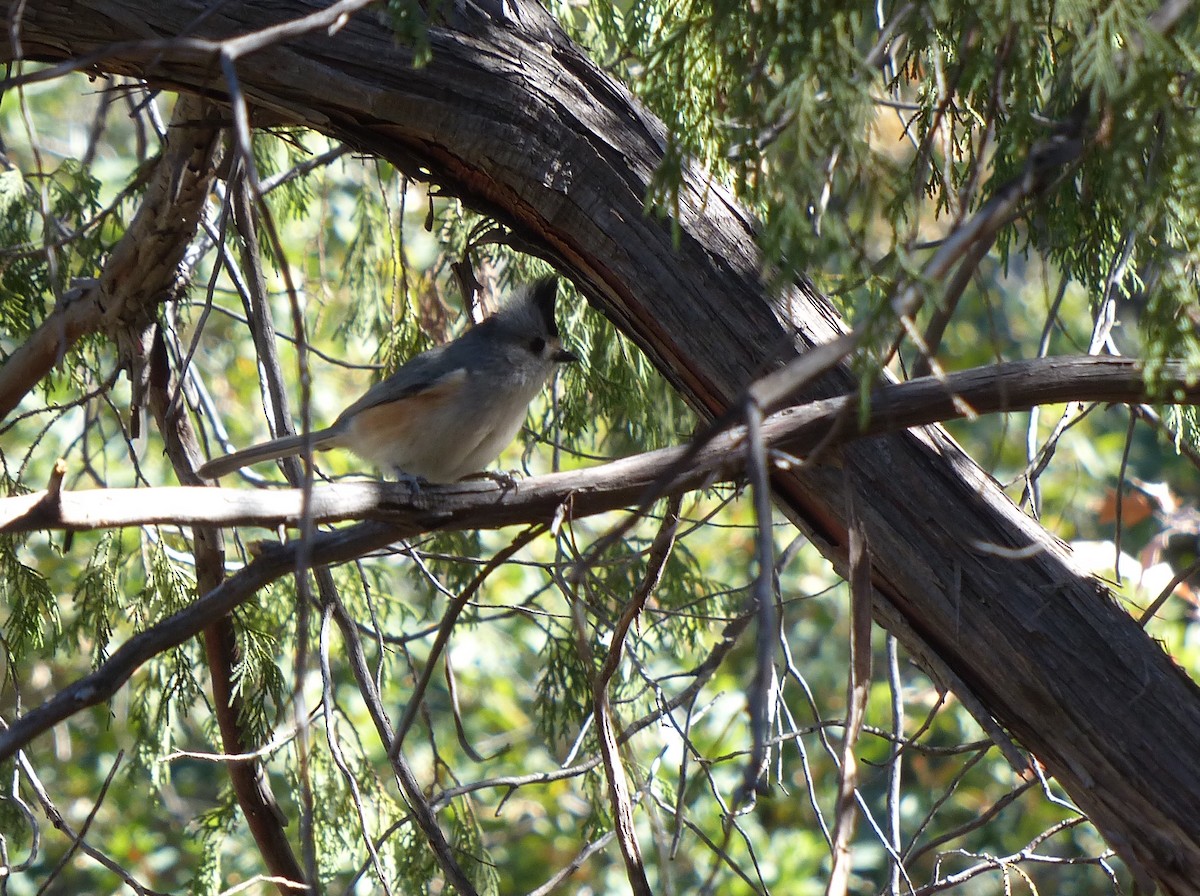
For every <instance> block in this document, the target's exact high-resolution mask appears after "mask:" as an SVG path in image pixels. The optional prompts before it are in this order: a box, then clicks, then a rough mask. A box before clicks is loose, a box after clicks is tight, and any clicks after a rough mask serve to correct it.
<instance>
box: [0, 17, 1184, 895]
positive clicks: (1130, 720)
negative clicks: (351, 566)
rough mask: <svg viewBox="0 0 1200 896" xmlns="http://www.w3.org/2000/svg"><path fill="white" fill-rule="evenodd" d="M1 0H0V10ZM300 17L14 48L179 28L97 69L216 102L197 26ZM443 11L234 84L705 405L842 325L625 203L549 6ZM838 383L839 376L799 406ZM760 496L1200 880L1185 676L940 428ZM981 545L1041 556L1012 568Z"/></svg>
mask: <svg viewBox="0 0 1200 896" xmlns="http://www.w3.org/2000/svg"><path fill="white" fill-rule="evenodd" d="M17 7H18V4H15V3H11V2H3V3H0V8H2V9H4V10H5V14H6V16H8V15H11V14H12V12H13V10H14V9H15V8H17ZM314 8H315V7H314V5H313V4H311V3H306V2H301V0H288V2H283V0H280V2H277V3H273V4H221V5H216V6H213V5H211V4H208V3H199V2H174V3H164V2H161V0H155V2H150V0H127V2H117V0H70V2H67V0H58V2H54V0H39V2H38V3H36V4H28V5H27V6H26V8H25V9H24V15H23V19H22V22H21V30H20V36H21V41H22V46H23V48H24V52H25V54H26V55H28V56H29V57H30V58H40V59H50V60H56V59H65V58H69V57H78V56H82V55H84V54H87V53H90V52H93V51H96V50H97V49H98V48H100V47H102V46H103V45H104V43H105V42H108V41H118V40H121V41H129V40H135V39H140V38H148V39H149V38H152V39H155V40H161V39H164V38H171V37H174V36H177V35H187V36H188V37H189V38H190V41H189V42H188V43H187V44H186V45H185V44H180V45H178V46H177V47H176V48H174V49H167V48H166V47H165V46H164V45H163V44H162V43H156V44H154V45H151V46H148V47H138V46H134V45H126V46H122V47H118V48H114V49H112V50H111V51H108V52H105V53H104V54H102V55H101V56H100V57H97V58H96V59H95V67H96V68H97V69H100V70H103V71H111V72H120V73H124V74H130V75H135V76H141V77H146V78H148V79H150V80H151V81H153V82H155V83H158V84H162V85H166V86H173V87H177V88H179V89H182V90H188V91H198V92H203V93H205V94H206V95H209V96H212V97H215V98H221V97H224V96H226V95H227V93H228V89H229V88H228V85H227V84H226V83H225V82H224V81H223V79H222V76H221V68H220V65H219V64H218V60H217V58H216V55H215V45H211V44H206V43H204V42H203V41H201V40H196V38H197V37H200V36H203V37H207V38H213V39H220V38H228V37H231V36H234V35H238V34H242V33H244V32H247V31H251V30H255V29H259V28H262V27H264V26H266V25H269V24H274V23H277V22H279V21H282V20H284V19H286V18H291V17H295V16H299V15H302V14H304V13H306V12H309V11H312V10H313V9H314ZM456 8H457V9H459V10H464V9H469V10H470V11H469V12H464V13H462V18H455V19H454V21H453V22H452V26H453V27H447V28H437V29H434V30H433V31H432V32H431V34H430V40H431V46H432V59H431V61H430V62H429V64H428V65H426V66H424V67H422V68H417V69H414V68H412V67H411V54H410V53H409V52H408V51H407V50H406V49H405V48H403V47H400V46H397V45H396V44H395V43H394V41H393V38H392V36H391V34H390V33H389V32H388V30H387V28H386V25H384V24H383V23H382V21H381V20H380V19H378V18H377V17H375V16H374V15H370V14H364V15H359V16H356V17H354V18H352V19H351V20H350V21H349V22H348V23H347V24H346V25H345V26H344V27H343V28H342V29H341V30H339V31H337V32H336V33H335V34H332V35H330V34H328V33H327V31H325V30H322V31H319V32H316V33H312V34H305V35H299V36H294V37H291V38H289V39H288V40H287V41H286V42H283V43H280V44H277V45H273V46H267V47H264V48H261V49H258V50H256V51H255V52H252V53H249V54H246V55H242V56H240V57H239V58H237V59H236V60H235V67H236V71H237V76H238V78H239V79H240V80H239V83H240V87H241V89H242V90H243V91H244V92H245V95H246V98H247V100H248V102H249V103H250V104H251V105H252V107H254V108H256V109H257V110H259V112H260V114H263V115H265V116H267V117H269V118H271V119H273V120H276V121H291V122H296V123H299V124H307V125H310V126H312V127H315V128H317V129H319V130H322V131H325V132H326V133H329V134H331V135H333V136H335V137H336V138H338V139H341V140H345V141H347V142H348V143H350V144H352V145H354V146H356V147H358V148H360V149H363V150H366V151H369V152H374V153H378V154H379V155H381V156H383V157H385V158H387V159H389V160H391V161H393V162H395V163H396V164H397V165H399V166H400V167H402V168H403V169H404V170H406V171H408V172H410V173H412V174H414V175H423V176H427V177H428V178H429V179H431V180H434V181H436V182H437V183H438V184H439V185H441V186H442V187H443V188H444V189H447V190H449V191H451V192H454V193H457V194H458V195H460V196H461V197H462V198H463V199H464V201H466V202H467V203H468V204H469V205H472V206H474V207H476V208H480V209H483V210H486V211H490V212H492V213H494V214H495V215H497V217H499V218H500V219H501V220H503V221H504V222H506V223H508V224H509V225H511V226H512V227H513V228H514V230H515V232H516V234H517V235H518V237H519V238H520V239H522V240H523V241H524V242H525V243H526V244H527V248H528V249H529V250H530V251H533V252H536V253H537V254H540V255H543V256H545V257H547V258H549V259H551V260H552V261H554V263H555V264H556V265H557V266H558V267H559V269H560V270H562V271H563V272H565V273H568V274H570V275H572V277H573V278H574V279H575V281H576V284H577V285H578V286H579V287H580V288H581V289H582V290H583V291H584V292H585V293H586V294H587V295H588V296H589V298H590V299H591V300H592V301H593V302H594V303H595V304H596V305H597V306H598V307H600V308H601V309H602V310H604V311H605V313H607V314H608V315H609V316H610V317H612V318H613V319H614V321H616V322H617V323H618V325H619V326H620V327H621V329H622V330H624V331H625V332H626V333H628V334H630V335H631V336H632V337H634V338H635V339H636V340H637V341H638V343H639V344H640V345H641V346H642V347H643V348H645V349H646V350H647V352H648V353H649V355H650V357H651V358H652V359H653V360H654V361H655V363H656V364H657V365H658V367H659V369H660V370H661V371H662V372H663V374H664V375H665V376H667V377H668V378H669V379H670V381H671V382H672V383H674V384H675V385H676V386H677V387H678V388H679V389H680V390H681V391H682V392H683V393H684V394H685V395H686V396H687V397H688V399H689V400H690V401H691V402H692V403H693V404H694V405H695V406H696V407H697V408H698V409H699V410H700V411H701V412H703V413H706V414H715V413H717V412H719V411H721V410H723V409H724V408H725V406H726V405H727V403H728V402H729V401H730V400H731V399H732V398H733V397H734V396H735V395H736V394H737V393H738V391H739V389H740V388H741V387H743V386H744V385H745V384H746V383H747V381H748V380H750V379H751V378H752V377H753V376H754V375H755V374H756V373H759V372H761V371H763V370H766V369H769V368H771V367H772V366H774V365H776V364H778V363H779V362H780V361H781V360H784V359H786V358H788V357H790V356H791V355H792V354H793V353H794V352H795V351H797V350H803V349H804V348H805V347H806V346H810V345H812V344H815V343H820V342H824V341H827V340H829V339H830V338H832V337H833V336H834V335H836V334H837V333H838V332H840V323H839V321H838V319H837V315H836V314H835V312H834V311H833V310H832V309H831V308H830V306H829V305H828V304H827V303H826V302H825V301H823V300H822V299H821V297H820V296H818V295H816V294H815V293H814V291H813V290H812V289H811V288H810V287H809V286H808V285H807V284H801V285H799V286H798V287H797V288H795V289H793V290H791V291H790V292H788V293H787V294H786V295H784V296H783V297H782V298H781V299H775V300H772V299H769V298H768V297H767V295H766V293H765V291H764V290H763V288H762V287H761V285H760V282H759V271H760V258H759V255H758V253H757V250H756V249H755V244H754V225H753V222H752V221H751V219H750V217H749V216H748V215H747V214H746V213H745V212H744V211H743V210H741V209H740V208H738V206H737V205H736V203H735V202H733V201H732V199H731V198H730V197H729V196H728V194H727V193H726V192H725V191H723V190H722V189H720V188H719V187H717V186H715V185H713V184H711V183H708V182H707V181H706V180H705V178H704V176H703V174H702V173H701V172H698V171H690V172H688V173H687V175H686V182H685V184H684V186H683V188H682V190H681V191H680V196H679V205H678V218H677V220H676V221H675V222H674V224H675V226H677V227H678V231H677V233H673V232H672V225H671V224H669V223H667V222H664V221H661V220H658V219H655V218H653V217H647V216H645V215H644V214H643V212H642V202H643V197H644V195H645V192H646V186H647V183H648V182H649V179H650V176H651V174H652V172H653V171H654V170H655V168H656V166H657V165H658V163H659V161H660V159H661V158H662V150H663V146H664V131H663V128H662V125H661V124H660V123H659V122H657V121H656V120H655V119H653V117H651V116H650V115H649V114H647V113H646V112H645V111H644V110H642V109H641V108H640V107H639V106H638V105H637V104H636V103H635V102H634V101H633V100H632V99H631V97H630V96H629V94H628V92H627V91H626V90H625V89H624V88H622V87H621V86H619V85H617V84H615V83H614V82H612V81H611V80H610V79H609V78H607V77H606V76H605V75H604V74H603V73H601V72H600V71H598V70H597V69H596V67H595V66H594V65H593V64H592V63H591V62H590V61H589V60H588V59H587V58H586V56H585V55H584V54H583V53H582V51H581V50H579V49H578V48H577V47H575V46H574V45H573V44H571V43H570V41H568V40H567V39H566V38H565V37H564V36H563V35H562V34H561V32H560V30H559V29H558V27H557V26H556V24H555V23H554V22H553V21H552V20H551V19H550V18H549V17H547V16H546V15H545V13H544V12H542V11H541V10H540V9H538V8H537V7H534V6H532V5H530V4H529V3H528V2H527V0H507V2H503V3H500V2H496V3H494V4H493V3H488V2H483V3H477V4H473V5H467V4H462V5H456ZM480 9H486V10H487V14H486V15H484V14H483V13H480V12H476V10H480ZM456 15H457V14H456ZM8 52H11V46H10V45H7V44H6V45H5V48H4V49H3V50H0V53H8ZM851 384H852V378H851V375H850V374H849V372H848V371H844V370H841V371H838V372H836V373H835V374H833V375H831V376H829V377H827V378H826V379H825V380H824V381H822V383H821V384H820V385H819V387H818V388H814V389H810V390H809V395H808V397H810V398H811V397H824V396H828V395H830V394H832V393H834V392H842V391H848V390H849V388H850V387H851ZM775 485H776V489H777V496H778V500H779V501H780V503H781V505H782V506H784V507H785V508H786V509H787V511H788V513H789V514H790V515H791V516H792V517H793V518H794V519H795V520H797V522H798V523H800V524H801V525H802V526H804V528H805V529H806V530H807V531H808V532H809V533H810V534H811V535H812V536H813V537H814V539H815V540H816V542H817V544H818V545H820V546H821V547H822V549H823V550H824V551H825V553H826V555H827V556H828V557H830V558H831V559H832V560H833V562H834V563H835V565H837V566H838V568H839V569H845V561H846V548H847V540H848V539H847V524H846V518H847V506H848V504H849V494H848V490H853V492H854V493H855V498H854V501H855V504H856V505H857V508H858V509H859V512H860V514H861V522H862V526H863V531H864V532H865V535H866V540H867V544H868V546H869V551H870V555H871V560H872V569H873V577H874V584H875V587H876V591H877V599H876V605H875V611H876V614H877V617H878V618H879V619H880V620H881V621H882V622H883V624H885V625H887V626H889V627H890V628H892V629H893V630H895V631H896V632H897V633H898V634H899V635H900V636H901V638H902V639H904V640H905V641H906V643H907V644H908V645H909V646H910V648H911V649H913V651H914V652H915V653H916V654H918V655H921V656H926V657H931V655H930V651H932V654H934V655H936V656H935V658H934V657H931V660H932V661H934V662H935V663H936V664H937V665H939V666H940V667H941V668H942V669H943V670H945V671H947V672H948V674H949V676H950V677H951V678H952V679H953V680H955V681H956V682H958V684H959V686H962V687H965V688H968V689H970V691H972V692H973V693H974V695H975V696H976V697H978V698H979V699H980V700H981V701H982V703H983V704H984V705H985V706H986V707H987V709H988V711H990V712H991V713H992V714H993V716H994V717H995V719H996V720H998V721H999V722H1000V723H1001V724H1002V725H1004V726H1005V727H1007V728H1008V729H1009V731H1011V732H1012V733H1013V735H1014V736H1015V737H1016V738H1018V739H1019V740H1020V741H1021V743H1022V744H1023V745H1024V746H1026V747H1028V748H1029V749H1031V750H1032V751H1033V752H1034V753H1035V754H1036V755H1037V756H1038V758H1039V759H1040V760H1041V761H1042V762H1043V763H1044V764H1045V765H1046V766H1047V767H1048V768H1049V769H1050V771H1051V772H1052V773H1053V774H1054V775H1056V776H1057V778H1058V779H1059V780H1060V781H1061V782H1062V784H1063V785H1064V786H1065V787H1066V788H1067V789H1068V791H1069V792H1070V793H1071V795H1072V797H1073V798H1074V799H1075V800H1076V801H1077V802H1078V803H1079V804H1080V805H1081V807H1082V808H1083V809H1084V810H1085V811H1087V812H1088V814H1089V815H1090V816H1091V818H1092V819H1093V820H1094V821H1095V823H1096V824H1097V825H1098V826H1099V827H1100V829H1101V830H1102V831H1103V833H1104V834H1105V836H1106V837H1107V838H1108V840H1109V842H1110V843H1111V844H1112V845H1113V846H1114V847H1115V848H1116V849H1117V850H1118V851H1119V852H1120V853H1121V855H1122V856H1123V857H1124V858H1125V859H1126V860H1127V861H1129V862H1130V863H1131V864H1133V865H1134V866H1135V868H1137V867H1139V866H1140V868H1141V869H1142V870H1143V871H1144V873H1145V874H1148V875H1149V876H1150V877H1152V878H1153V879H1154V880H1155V881H1156V882H1157V883H1158V884H1159V885H1160V886H1162V888H1163V889H1164V890H1165V891H1167V892H1169V893H1178V894H1182V893H1196V892H1200V884H1198V883H1197V882H1198V881H1200V822H1197V819H1200V781H1197V778H1196V776H1195V774H1194V756H1195V753H1196V751H1197V748H1198V747H1200V690H1198V689H1197V687H1196V686H1195V684H1194V683H1193V682H1192V681H1191V680H1190V679H1188V678H1187V676H1186V675H1184V674H1183V673H1182V672H1181V671H1180V670H1179V669H1178V668H1176V666H1175V665H1174V664H1173V663H1172V662H1171V660H1170V659H1169V658H1168V657H1167V656H1166V655H1165V654H1163V652H1162V651H1161V650H1160V649H1159V647H1158V646H1157V645H1156V644H1154V643H1153V642H1152V641H1151V640H1150V639H1149V638H1148V637H1147V636H1146V635H1145V633H1144V632H1143V631H1142V630H1141V629H1140V628H1139V627H1138V626H1137V625H1136V624H1135V623H1134V622H1133V621H1132V620H1131V619H1130V618H1129V617H1128V616H1127V615H1126V614H1125V613H1124V612H1122V611H1121V610H1120V609H1119V608H1118V607H1117V606H1116V605H1115V604H1114V603H1113V602H1112V601H1111V600H1110V599H1109V598H1108V597H1107V596H1106V595H1105V594H1104V592H1103V590H1102V589H1101V588H1100V587H1099V586H1098V585H1097V583H1095V582H1094V581H1093V580H1091V579H1089V578H1088V577H1087V576H1085V575H1083V574H1082V573H1081V572H1080V571H1079V570H1078V569H1076V568H1075V567H1074V566H1073V565H1072V564H1071V563H1070V561H1069V559H1068V557H1067V555H1066V551H1065V550H1064V548H1063V547H1062V546H1061V545H1060V544H1058V542H1057V541H1056V540H1055V539H1054V538H1053V537H1051V536H1050V535H1049V534H1048V533H1046V532H1045V531H1044V530H1043V529H1042V528H1041V527H1039V526H1038V525H1037V524H1036V523H1034V522H1033V521H1031V520H1029V519H1028V518H1026V517H1025V516H1024V515H1023V514H1021V513H1020V512H1019V511H1018V510H1017V509H1016V508H1015V507H1014V506H1013V505H1012V503H1011V502H1010V501H1009V500H1008V498H1007V497H1006V496H1005V495H1004V494H1003V493H1002V492H1001V491H1000V490H999V489H998V488H997V487H996V486H995V484H994V483H993V482H992V481H991V480H990V478H989V477H988V476H987V475H986V474H985V473H983V472H982V471H981V470H980V469H979V468H978V467H976V465H975V464H974V463H972V462H971V460H970V459H969V458H967V457H966V456H964V455H963V453H962V452H961V451H960V450H959V448H958V447H957V446H956V445H955V444H954V443H953V442H952V441H951V440H950V439H949V438H948V437H947V436H946V435H945V434H944V433H943V432H942V431H941V430H940V429H937V428H931V429H926V430H922V431H919V432H910V433H906V434H902V435H896V436H886V437H879V438H875V439H870V440H866V441H863V442H858V443H855V444H853V445H851V446H848V447H846V448H844V449H842V450H841V452H840V454H839V455H837V457H836V462H835V459H834V458H830V460H829V462H826V463H818V464H815V465H812V466H809V467H807V468H805V469H803V470H799V471H792V472H790V473H787V474H779V475H777V476H776V478H775ZM989 546H997V547H1000V548H1021V549H1027V548H1030V547H1033V548H1035V549H1033V550H1022V551H1021V552H1020V559H1014V558H1013V556H1012V555H1011V554H1010V555H1008V556H1005V555H1004V553H1003V552H997V551H994V550H989V549H988V547H989Z"/></svg>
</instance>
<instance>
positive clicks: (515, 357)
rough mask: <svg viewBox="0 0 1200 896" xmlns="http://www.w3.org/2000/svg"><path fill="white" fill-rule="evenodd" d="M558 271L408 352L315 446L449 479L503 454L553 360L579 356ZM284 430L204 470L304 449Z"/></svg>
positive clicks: (215, 474)
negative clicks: (457, 332) (569, 338)
mask: <svg viewBox="0 0 1200 896" xmlns="http://www.w3.org/2000/svg"><path fill="white" fill-rule="evenodd" d="M557 291H558V281H557V280H555V279H553V278H550V279H546V280H541V281H539V282H537V283H534V284H531V285H526V286H524V287H521V288H520V289H518V290H517V291H516V292H515V293H514V294H513V296H512V297H511V298H510V299H509V301H508V302H507V304H505V305H504V307H502V308H501V309H500V310H499V311H497V312H496V313H495V314H493V315H492V316H491V317H489V318H487V319H486V320H484V321H483V322H482V323H479V324H477V325H476V326H474V327H472V328H471V329H469V330H467V332H466V333H464V334H463V335H462V336H460V337H458V338H457V339H455V340H454V341H453V342H449V343H447V344H445V345H440V346H437V347H436V348H431V349H429V350H428V351H425V352H422V353H421V354H419V355H417V356H415V357H413V358H410V359H409V360H408V361H406V362H405V363H404V364H402V365H401V366H400V367H399V368H398V369H397V370H396V372H395V373H393V374H392V375H391V376H389V377H388V378H387V379H385V380H382V381H381V382H379V383H377V384H376V385H374V386H372V387H371V388H370V389H369V390H368V391H367V393H366V394H365V395H363V397H362V398H360V399H359V400H358V401H356V402H354V404H352V405H350V407H348V408H346V410H344V411H343V412H342V413H341V415H340V416H339V417H338V418H337V420H336V421H334V423H333V425H332V426H330V427H328V428H327V429H322V430H319V431H317V432H314V433H312V434H311V436H310V437H309V439H310V443H311V445H312V448H313V450H316V451H324V450H327V449H329V448H348V449H349V450H350V451H353V452H354V453H355V454H356V455H358V456H359V457H361V458H362V459H363V460H365V461H368V462H370V463H372V464H375V465H376V466H379V467H381V468H383V469H385V470H394V471H396V472H397V473H399V474H400V475H402V476H403V475H406V476H408V477H415V478H417V479H423V480H425V481H427V482H454V481H456V480H458V479H462V478H463V477H464V476H467V475H469V474H471V473H477V472H480V471H481V470H483V468H484V467H486V466H487V465H488V464H490V463H491V462H492V461H494V460H495V459H496V458H497V457H499V456H500V452H501V451H503V450H504V449H505V447H506V446H507V445H508V444H509V442H511V441H512V440H513V438H514V437H515V436H516V434H517V433H518V432H519V431H520V429H521V425H522V424H523V423H524V422H525V415H526V413H527V410H528V407H529V403H530V402H531V401H533V399H534V397H535V396H536V395H537V394H538V392H540V391H541V389H542V387H543V386H544V385H545V384H546V382H547V380H549V379H550V377H551V375H552V374H553V373H554V371H555V370H556V369H557V367H558V365H559V364H563V363H567V362H570V361H578V360H579V359H578V358H577V357H576V356H575V355H573V354H572V353H571V352H569V351H567V350H566V349H564V348H563V346H562V341H561V339H560V337H559V332H558V325H557V323H556V322H555V319H554V303H555V298H556V296H557ZM304 446H305V439H304V437H303V436H298V435H296V436H284V437H282V438H279V439H272V440H271V441H269V442H264V443H262V444H261V445H254V446H252V447H250V448H244V449H242V450H241V451H235V452H234V453H233V454H229V455H226V456H225V457H220V458H217V459H216V460H211V461H209V462H208V463H206V464H205V465H204V466H202V467H201V468H200V469H199V470H198V471H197V472H198V473H199V474H200V476H201V477H203V478H206V479H216V478H219V477H221V476H224V475H225V474H226V473H231V472H232V471H234V470H236V469H239V468H240V467H244V466H247V465H249V464H254V463H258V462H259V461H264V460H274V459H276V458H281V457H289V456H291V455H293V454H300V453H301V452H302V451H304V450H305V449H304Z"/></svg>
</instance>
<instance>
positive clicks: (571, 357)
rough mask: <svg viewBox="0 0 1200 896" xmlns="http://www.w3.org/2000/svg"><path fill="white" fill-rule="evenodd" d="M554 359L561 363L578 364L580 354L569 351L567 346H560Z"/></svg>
mask: <svg viewBox="0 0 1200 896" xmlns="http://www.w3.org/2000/svg"><path fill="white" fill-rule="evenodd" d="M554 360H555V361H557V362H558V363H559V364H576V363H578V361H579V355H577V354H575V353H574V352H569V351H567V350H566V349H565V348H560V349H559V350H558V351H556V352H555V353H554Z"/></svg>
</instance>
